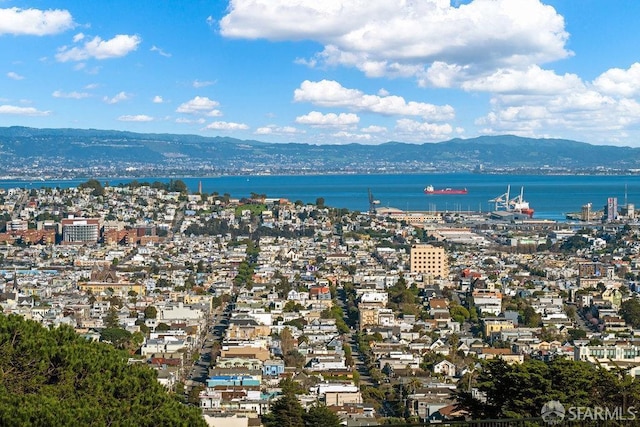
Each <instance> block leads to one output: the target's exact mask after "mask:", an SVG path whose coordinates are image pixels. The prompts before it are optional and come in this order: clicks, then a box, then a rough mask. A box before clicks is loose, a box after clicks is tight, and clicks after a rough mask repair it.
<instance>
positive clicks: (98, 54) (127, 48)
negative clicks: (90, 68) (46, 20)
mask: <svg viewBox="0 0 640 427" xmlns="http://www.w3.org/2000/svg"><path fill="white" fill-rule="evenodd" d="M82 40H84V37H83V38H82V39H81V40H79V41H82ZM141 42H142V39H141V38H140V37H139V36H137V35H133V36H131V35H127V34H118V35H117V36H115V37H113V38H112V39H110V40H102V38H100V37H98V36H96V37H94V38H93V39H91V40H89V41H87V42H85V43H84V44H82V45H81V46H74V47H69V46H62V47H61V48H59V49H58V53H57V54H56V60H58V61H59V62H67V61H85V60H87V59H91V58H93V59H100V60H101V59H109V58H119V57H122V56H125V55H127V54H129V53H131V52H133V51H135V50H136V49H137V48H138V45H139V44H140V43H141Z"/></svg>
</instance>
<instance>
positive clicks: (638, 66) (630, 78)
mask: <svg viewBox="0 0 640 427" xmlns="http://www.w3.org/2000/svg"><path fill="white" fill-rule="evenodd" d="M593 85H594V87H596V88H597V89H598V90H599V91H601V92H602V93H606V94H610V95H614V96H623V97H633V96H638V95H639V94H640V63H638V62H636V63H634V64H632V65H631V67H629V69H627V70H623V69H620V68H612V69H610V70H607V71H606V72H604V73H602V74H601V75H600V76H598V77H597V78H596V79H595V80H594V81H593Z"/></svg>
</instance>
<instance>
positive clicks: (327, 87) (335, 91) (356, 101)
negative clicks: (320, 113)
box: [293, 80, 454, 121]
mask: <svg viewBox="0 0 640 427" xmlns="http://www.w3.org/2000/svg"><path fill="white" fill-rule="evenodd" d="M293 99H294V101H296V102H310V103H312V104H314V105H319V106H321V107H342V108H348V109H350V110H354V111H368V112H371V113H377V114H383V115H388V116H392V115H403V116H420V117H424V118H429V119H430V120H436V121H441V120H449V119H451V118H453V116H454V110H453V107H451V106H449V105H444V106H437V105H433V104H427V103H424V102H415V101H409V102H407V101H405V99H404V98H402V97H401V96H392V95H386V96H380V95H367V94H364V93H363V92H361V91H359V90H357V89H347V88H345V87H343V86H342V85H341V84H340V83H338V82H336V81H333V80H322V81H319V82H311V81H309V80H305V81H304V82H302V84H301V85H300V87H299V88H298V89H296V90H295V91H294V94H293Z"/></svg>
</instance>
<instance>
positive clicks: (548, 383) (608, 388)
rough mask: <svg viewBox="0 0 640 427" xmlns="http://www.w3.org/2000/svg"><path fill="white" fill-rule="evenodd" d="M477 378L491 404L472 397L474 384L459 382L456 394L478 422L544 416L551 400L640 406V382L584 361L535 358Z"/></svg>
mask: <svg viewBox="0 0 640 427" xmlns="http://www.w3.org/2000/svg"><path fill="white" fill-rule="evenodd" d="M475 379H476V387H477V388H478V390H479V391H481V392H484V393H486V402H481V401H479V400H477V399H474V398H472V396H471V393H470V390H469V388H470V385H471V382H470V380H469V381H460V382H459V383H458V386H459V388H458V390H457V391H456V392H455V395H456V398H457V401H458V407H459V408H461V409H464V410H466V411H468V413H469V415H470V416H471V417H472V418H473V419H486V418H490V419H498V418H528V417H539V416H540V411H541V409H542V406H543V405H544V404H545V403H546V402H548V401H550V400H557V401H559V402H560V403H562V404H570V405H571V406H584V407H596V406H599V407H605V408H615V407H624V406H626V407H630V406H636V407H637V406H638V404H640V381H637V380H635V379H633V378H631V377H630V376H628V375H625V374H623V372H618V371H615V370H612V371H607V370H605V369H602V368H599V367H596V366H594V365H591V364H590V363H588V362H582V361H573V360H566V359H554V360H552V361H551V362H548V363H545V362H542V361H540V360H534V359H531V360H527V361H525V362H524V363H522V364H514V365H509V364H507V363H506V362H505V361H503V360H501V359H494V360H491V361H488V362H486V363H485V364H484V365H483V367H482V369H481V371H480V372H479V373H478V374H477V378H475Z"/></svg>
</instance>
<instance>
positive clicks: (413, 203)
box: [0, 173, 640, 220]
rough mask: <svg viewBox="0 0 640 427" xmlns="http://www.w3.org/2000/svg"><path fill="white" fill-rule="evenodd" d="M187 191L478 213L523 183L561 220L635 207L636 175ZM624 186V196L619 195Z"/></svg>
mask: <svg viewBox="0 0 640 427" xmlns="http://www.w3.org/2000/svg"><path fill="white" fill-rule="evenodd" d="M180 179H182V181H184V182H185V183H186V184H187V186H188V187H189V190H190V191H192V192H196V191H197V190H198V183H199V182H202V191H203V192H205V193H209V194H211V193H213V192H218V193H219V194H225V193H228V194H230V195H231V196H232V197H235V198H242V197H248V196H250V194H251V193H252V192H253V193H258V194H266V195H267V196H268V197H283V198H287V199H289V200H291V201H296V200H301V201H302V202H304V203H315V201H316V199H317V198H319V197H322V198H324V200H325V204H326V205H328V206H333V207H338V208H347V209H350V210H357V211H367V210H368V209H369V201H368V190H369V189H371V192H372V193H373V195H374V197H375V199H376V200H379V201H380V205H379V206H381V207H395V208H399V209H403V210H423V211H426V210H437V211H467V210H472V211H481V212H488V211H491V210H493V208H494V204H493V203H490V202H489V200H490V199H492V198H495V197H497V196H499V195H501V194H503V193H505V192H506V191H507V185H511V196H512V197H515V196H516V195H518V194H519V193H520V188H521V187H524V199H525V200H526V201H528V202H529V204H530V206H531V207H532V208H533V209H535V215H534V217H535V218H541V219H553V220H564V219H565V214H566V213H568V212H577V211H579V210H580V208H581V206H582V205H584V204H586V203H592V204H593V209H594V210H600V209H602V208H603V206H604V205H605V204H606V202H607V198H608V197H617V198H618V205H619V206H621V205H623V204H624V203H625V200H626V201H627V202H629V203H634V204H635V205H636V206H638V207H640V176H585V175H559V176H556V175H553V176H551V175H483V174H471V173H457V174H406V175H315V176H311V175H302V176H288V175H287V176H283V175H270V176H223V177H211V178H180ZM85 181H86V180H68V181H64V180H58V181H44V182H28V183H27V182H19V181H0V188H9V187H35V188H39V187H56V186H58V187H61V188H68V187H72V186H76V185H78V184H80V183H82V182H85ZM100 181H101V182H102V183H103V184H104V183H106V182H109V184H110V185H116V184H118V183H126V182H129V181H131V180H130V179H104V178H101V179H100ZM138 181H140V182H143V181H147V182H153V181H161V182H168V181H169V178H138ZM429 184H431V185H433V186H434V187H436V188H443V187H451V188H467V190H468V191H469V192H468V194H466V195H426V194H424V193H423V189H424V187H425V186H427V185H429ZM625 188H626V198H625Z"/></svg>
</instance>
